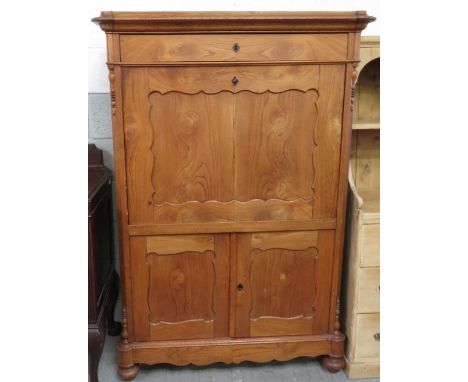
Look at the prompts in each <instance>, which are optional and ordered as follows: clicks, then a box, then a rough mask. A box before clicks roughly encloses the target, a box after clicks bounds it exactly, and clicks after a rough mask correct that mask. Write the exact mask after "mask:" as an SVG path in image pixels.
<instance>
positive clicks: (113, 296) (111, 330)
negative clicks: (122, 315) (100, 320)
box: [107, 271, 122, 336]
mask: <svg viewBox="0 0 468 382" xmlns="http://www.w3.org/2000/svg"><path fill="white" fill-rule="evenodd" d="M119 282H120V281H119V276H118V275H117V272H115V271H114V273H113V278H112V283H111V289H110V297H109V306H108V310H107V334H109V335H110V336H117V335H119V334H120V332H121V331H122V325H121V324H120V322H116V321H115V320H114V311H115V303H116V302H117V297H118V295H119Z"/></svg>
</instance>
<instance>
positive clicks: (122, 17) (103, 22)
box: [92, 11, 375, 33]
mask: <svg viewBox="0 0 468 382" xmlns="http://www.w3.org/2000/svg"><path fill="white" fill-rule="evenodd" d="M374 20H375V17H373V16H369V15H368V14H367V12H366V11H350V12H111V11H103V12H101V15H100V16H99V17H95V18H94V19H93V20H92V21H93V22H95V23H97V24H99V25H100V27H101V29H102V30H104V31H106V32H118V33H120V32H124V33H125V32H130V33H131V32H138V33H145V32H173V33H177V32H179V33H182V32H219V31H225V32H229V31H233V32H236V31H246V32H250V31H251V32H255V31H258V32H262V31H278V32H301V31H303V32H315V31H316V32H322V31H342V32H354V31H360V30H362V29H364V28H365V27H366V26H367V24H368V23H370V22H372V21H374Z"/></svg>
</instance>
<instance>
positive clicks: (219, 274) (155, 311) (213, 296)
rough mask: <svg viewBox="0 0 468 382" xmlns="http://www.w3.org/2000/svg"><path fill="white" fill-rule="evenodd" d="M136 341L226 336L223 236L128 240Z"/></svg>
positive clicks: (226, 255)
mask: <svg viewBox="0 0 468 382" xmlns="http://www.w3.org/2000/svg"><path fill="white" fill-rule="evenodd" d="M130 244H131V267H132V289H133V298H134V301H135V302H136V303H135V305H134V323H135V336H136V338H137V340H142V341H143V340H170V339H194V338H214V337H225V336H227V335H228V329H227V328H228V310H229V306H228V304H229V295H228V280H229V269H228V267H229V264H228V263H229V235H224V234H219V235H174V236H149V237H140V236H138V237H133V238H132V239H131V243H130Z"/></svg>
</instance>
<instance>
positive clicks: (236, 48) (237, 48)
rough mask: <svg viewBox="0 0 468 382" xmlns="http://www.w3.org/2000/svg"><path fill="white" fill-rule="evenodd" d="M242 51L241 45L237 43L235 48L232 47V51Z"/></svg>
mask: <svg viewBox="0 0 468 382" xmlns="http://www.w3.org/2000/svg"><path fill="white" fill-rule="evenodd" d="M239 49H240V46H239V44H238V43H237V42H236V43H235V44H234V45H233V46H232V50H233V51H234V52H235V53H237V52H238V51H239Z"/></svg>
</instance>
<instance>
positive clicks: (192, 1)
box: [88, 0, 380, 93]
mask: <svg viewBox="0 0 468 382" xmlns="http://www.w3.org/2000/svg"><path fill="white" fill-rule="evenodd" d="M88 10H89V13H88V15H89V19H90V20H91V18H93V17H95V16H99V14H100V13H101V11H355V10H366V11H367V13H368V14H370V15H372V16H375V17H377V20H376V21H375V22H373V23H371V24H369V26H368V27H367V28H366V29H365V30H364V32H363V35H379V34H380V32H379V18H380V17H379V16H380V15H379V0H354V1H350V0H282V1H280V0H224V1H223V0H172V1H157V2H155V1H154V0H153V1H149V0H93V1H92V2H89V4H88ZM88 31H89V33H88V52H89V53H88V73H89V75H88V93H108V92H109V82H108V79H107V68H106V48H105V45H106V40H105V34H104V32H103V31H101V29H100V28H99V27H98V26H97V25H95V24H93V23H91V22H90V23H89V28H88Z"/></svg>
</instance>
